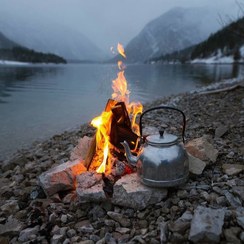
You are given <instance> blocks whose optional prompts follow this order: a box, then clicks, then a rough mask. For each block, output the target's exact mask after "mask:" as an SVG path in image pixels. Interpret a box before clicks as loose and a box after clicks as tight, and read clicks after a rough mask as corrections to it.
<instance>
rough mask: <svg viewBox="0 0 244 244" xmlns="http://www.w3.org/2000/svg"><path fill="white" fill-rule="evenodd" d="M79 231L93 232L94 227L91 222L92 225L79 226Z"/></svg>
mask: <svg viewBox="0 0 244 244" xmlns="http://www.w3.org/2000/svg"><path fill="white" fill-rule="evenodd" d="M78 231H79V232H82V233H93V231H94V228H93V227H92V225H91V224H90V225H86V226H82V227H80V228H78Z"/></svg>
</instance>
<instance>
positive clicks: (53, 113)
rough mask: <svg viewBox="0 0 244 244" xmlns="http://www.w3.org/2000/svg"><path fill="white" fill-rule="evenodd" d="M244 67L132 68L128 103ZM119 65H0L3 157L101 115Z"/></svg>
mask: <svg viewBox="0 0 244 244" xmlns="http://www.w3.org/2000/svg"><path fill="white" fill-rule="evenodd" d="M242 71H243V67H242V66H235V67H232V65H194V66H192V65H131V66H127V68H126V71H125V75H126V78H127V81H128V85H129V90H130V91H131V95H130V101H141V102H147V101H152V100H155V99H157V98H160V97H163V96H167V95H170V94H177V93H180V92H183V91H189V90H192V89H194V88H196V87H199V86H202V85H207V84H210V83H211V82H215V81H219V80H221V79H223V78H231V77H237V76H238V75H239V74H240V73H242ZM117 72H118V70H117V66H116V65H80V64H68V65H62V66H60V65H56V66H55V65H53V66H50V65H45V66H44V65H42V66H0V159H3V158H4V157H6V155H7V154H9V153H12V152H14V151H16V149H19V148H21V147H25V146H28V145H30V144H31V143H32V142H34V141H36V140H42V139H45V138H47V137H48V136H51V135H54V134H55V133H59V132H62V131H64V130H68V129H72V128H75V127H77V126H78V125H81V124H83V123H85V122H87V121H90V120H91V119H92V118H93V117H94V116H96V115H99V114H100V112H101V111H102V110H103V108H104V106H105V105H106V102H107V100H108V98H110V96H111V93H112V89H111V81H112V80H113V79H115V78H116V76H117Z"/></svg>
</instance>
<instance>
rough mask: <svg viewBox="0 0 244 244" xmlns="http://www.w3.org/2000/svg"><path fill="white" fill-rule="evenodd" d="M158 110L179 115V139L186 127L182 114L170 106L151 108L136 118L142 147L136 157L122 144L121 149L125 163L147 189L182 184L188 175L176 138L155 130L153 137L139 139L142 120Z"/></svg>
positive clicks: (182, 152)
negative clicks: (125, 159)
mask: <svg viewBox="0 0 244 244" xmlns="http://www.w3.org/2000/svg"><path fill="white" fill-rule="evenodd" d="M158 109H170V110H174V111H177V112H180V113H181V115H182V117H183V127H182V139H183V143H184V134H185V127H186V117H185V114H184V113H183V112H182V111H181V110H179V109H177V108H173V107H168V106H160V107H154V108H151V109H149V110H146V111H145V112H143V113H142V114H141V116H140V122H139V123H140V135H141V140H142V141H143V144H142V145H141V147H140V150H139V153H138V155H137V156H134V155H132V153H131V151H130V147H129V145H128V143H127V142H126V141H124V142H122V143H121V144H122V145H123V146H124V149H125V154H126V158H127V161H128V162H129V163H130V164H131V165H134V166H136V167H137V173H138V175H139V177H140V179H141V182H142V183H143V184H145V185H147V186H151V187H174V186H178V185H181V184H183V183H185V182H186V181H187V179H188V175H189V161H188V156H187V153H186V150H185V149H184V144H183V143H181V142H180V141H179V139H178V137H177V136H176V135H173V134H167V133H165V132H164V131H159V133H158V134H156V135H149V136H147V137H145V138H143V136H142V119H143V117H144V115H145V114H147V113H148V112H150V111H153V110H158Z"/></svg>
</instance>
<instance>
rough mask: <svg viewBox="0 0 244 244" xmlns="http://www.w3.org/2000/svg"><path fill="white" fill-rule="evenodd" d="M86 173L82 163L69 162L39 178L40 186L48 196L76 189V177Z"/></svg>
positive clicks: (77, 161)
mask: <svg viewBox="0 0 244 244" xmlns="http://www.w3.org/2000/svg"><path fill="white" fill-rule="evenodd" d="M83 172H86V168H85V166H84V165H83V164H82V162H81V161H79V160H76V161H74V162H67V163H63V164H60V165H58V166H57V167H55V168H52V169H50V170H48V171H46V172H44V173H42V174H41V175H40V176H39V184H40V186H41V187H42V188H43V190H44V191H45V193H46V194H47V195H48V196H51V195H53V194H55V193H57V192H59V191H65V190H71V189H74V188H75V180H76V176H77V175H79V174H81V173H83Z"/></svg>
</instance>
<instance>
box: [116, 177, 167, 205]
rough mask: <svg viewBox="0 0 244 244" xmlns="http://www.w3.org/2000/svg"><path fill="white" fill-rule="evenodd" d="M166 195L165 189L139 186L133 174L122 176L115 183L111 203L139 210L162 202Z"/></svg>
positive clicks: (137, 178)
mask: <svg viewBox="0 0 244 244" xmlns="http://www.w3.org/2000/svg"><path fill="white" fill-rule="evenodd" d="M167 193H168V191H167V189H165V188H161V189H160V188H152V187H147V186H145V185H143V184H141V182H140V179H139V177H138V176H137V174H136V173H133V174H127V175H125V176H123V177H122V178H121V179H120V180H118V181H117V182H116V183H115V185H114V194H113V198H112V202H113V203H114V204H115V205H119V206H123V207H129V208H134V209H138V210H141V209H144V208H146V207H147V206H149V205H150V204H155V203H158V202H160V201H162V200H163V199H164V198H165V197H166V196H167Z"/></svg>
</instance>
